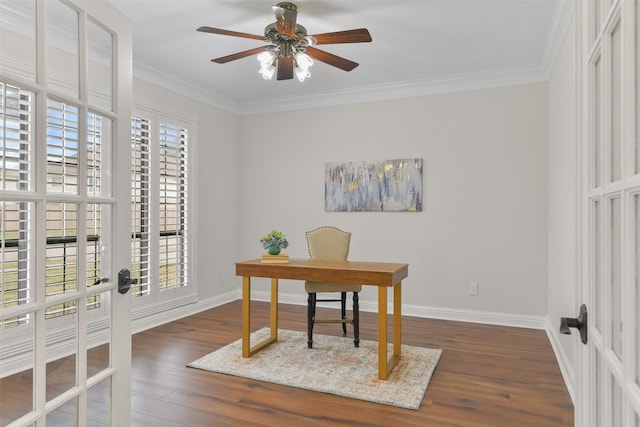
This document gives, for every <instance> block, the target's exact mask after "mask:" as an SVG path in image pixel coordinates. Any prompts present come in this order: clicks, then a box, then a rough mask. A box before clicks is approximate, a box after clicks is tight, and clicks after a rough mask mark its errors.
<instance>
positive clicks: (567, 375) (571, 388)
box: [545, 316, 576, 406]
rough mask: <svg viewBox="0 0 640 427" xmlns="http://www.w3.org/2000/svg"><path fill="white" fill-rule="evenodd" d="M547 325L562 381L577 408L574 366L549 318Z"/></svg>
mask: <svg viewBox="0 0 640 427" xmlns="http://www.w3.org/2000/svg"><path fill="white" fill-rule="evenodd" d="M545 325H546V327H545V330H546V332H547V336H548V337H549V341H550V342H551V347H553V353H554V354H555V355H556V360H557V362H558V366H559V367H560V373H561V374H562V379H563V380H564V384H565V386H566V387H567V391H568V392H569V396H571V401H572V402H573V404H574V406H575V404H576V399H575V383H574V378H575V371H574V369H573V366H572V365H571V363H570V362H569V358H568V357H567V354H566V353H565V352H564V350H563V347H562V345H560V335H559V333H558V331H557V330H556V328H555V327H554V326H553V323H552V322H551V319H550V318H549V316H547V317H546V322H545Z"/></svg>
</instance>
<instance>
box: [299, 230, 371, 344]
mask: <svg viewBox="0 0 640 427" xmlns="http://www.w3.org/2000/svg"><path fill="white" fill-rule="evenodd" d="M305 234H306V236H307V247H308V249H309V256H310V257H311V258H316V259H335V260H346V259H347V257H348V256H349V244H350V242H351V233H349V232H346V231H343V230H340V229H339V228H336V227H331V226H323V227H318V228H316V229H314V230H311V231H307V232H306V233H305ZM304 287H305V290H306V291H307V293H308V294H309V298H308V304H307V333H308V339H307V345H308V346H309V348H312V346H313V325H314V324H315V323H342V332H343V336H345V337H346V336H347V323H351V324H352V325H353V338H354V339H353V344H354V345H355V346H356V347H359V346H360V328H359V319H360V315H359V305H358V292H360V291H361V290H362V285H352V284H347V283H335V282H312V281H306V282H305V286H304ZM337 292H339V293H340V298H323V299H318V298H317V294H318V293H337ZM347 292H353V309H352V311H353V319H349V318H347V310H346V305H347ZM319 301H320V302H340V303H341V306H340V312H341V318H340V319H316V303H317V302H319Z"/></svg>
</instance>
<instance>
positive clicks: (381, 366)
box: [378, 282, 402, 380]
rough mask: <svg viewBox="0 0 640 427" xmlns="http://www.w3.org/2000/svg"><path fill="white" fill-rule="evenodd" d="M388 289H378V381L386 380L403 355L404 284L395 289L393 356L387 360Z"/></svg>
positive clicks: (396, 285)
mask: <svg viewBox="0 0 640 427" xmlns="http://www.w3.org/2000/svg"><path fill="white" fill-rule="evenodd" d="M387 348H388V344H387V288H386V287H384V286H379V287H378V379H381V380H386V379H387V378H388V377H389V374H390V373H391V371H392V370H393V368H394V367H395V366H396V364H397V363H398V361H399V360H400V356H401V354H402V282H398V283H396V284H395V286H394V287H393V354H392V355H391V357H390V358H387Z"/></svg>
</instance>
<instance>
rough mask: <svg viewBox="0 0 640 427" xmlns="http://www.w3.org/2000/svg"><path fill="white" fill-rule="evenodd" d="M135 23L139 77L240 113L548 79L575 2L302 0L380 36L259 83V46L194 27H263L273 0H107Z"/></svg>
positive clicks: (337, 25) (313, 29) (336, 25)
mask: <svg viewBox="0 0 640 427" xmlns="http://www.w3.org/2000/svg"><path fill="white" fill-rule="evenodd" d="M110 1H111V2H112V3H113V4H114V5H115V6H116V7H118V8H119V9H120V10H122V11H123V12H124V13H125V14H126V15H128V16H129V17H130V18H131V20H132V21H133V55H134V76H136V77H140V78H143V79H145V80H148V81H150V82H152V83H156V84H160V85H163V86H167V87H170V88H172V89H173V90H179V91H183V92H185V93H186V94H188V95H189V96H192V97H195V98H196V99H199V100H201V101H204V102H207V103H209V104H212V105H215V106H218V107H221V108H224V109H226V110H228V111H231V112H235V113H238V114H250V113H257V112H266V111H282V110H290V109H296V108H308V107H312V106H319V105H324V106H327V105H334V104H343V103H352V102H363V101H371V100H376V99H389V98H397V97H406V96H417V95H424V94H429V93H438V92H447V91H456V90H468V89H474V88H482V87H492V86H500V85H507V84H519V83H529V82H538V81H545V80H547V79H548V77H549V72H550V68H551V66H552V65H553V62H554V61H555V57H556V55H557V51H558V49H559V46H560V44H561V42H562V39H563V38H564V35H565V34H566V31H567V27H568V25H569V22H570V18H571V14H572V13H573V9H572V6H571V2H570V1H569V0H418V1H402V0H387V1H372V0H350V1H345V0H323V1H316V0H297V1H294V2H295V3H296V4H297V6H298V20H297V22H298V23H299V24H301V25H303V26H305V27H306V28H307V30H308V32H309V34H318V33H325V32H332V31H340V30H348V29H354V28H363V27H364V28H367V29H369V32H370V33H371V37H372V38H373V42H371V43H357V44H337V45H322V46H318V47H319V48H321V49H322V50H326V51H327V52H330V53H333V54H336V55H339V56H342V57H345V58H347V59H350V60H352V61H355V62H357V63H359V64H360V66H359V67H357V68H355V69H354V70H353V71H351V72H345V71H342V70H340V69H337V68H334V67H331V66H329V65H327V64H324V63H321V62H318V61H316V62H315V64H314V65H313V66H312V67H311V77H310V78H309V79H307V80H305V81H304V82H303V83H300V82H298V81H297V80H296V79H293V80H284V81H277V80H275V78H274V80H271V81H267V80H263V79H262V77H261V76H260V74H258V68H259V64H258V61H257V60H256V59H255V57H254V56H251V57H247V58H243V59H239V60H236V61H232V62H229V63H227V64H216V63H213V62H211V61H210V60H211V59H212V58H217V57H220V56H224V55H228V54H231V53H235V52H238V51H242V50H247V49H251V48H253V47H258V46H261V45H263V43H261V42H260V41H256V40H251V39H245V38H238V37H229V36H221V35H215V34H208V33H201V32H197V31H196V28H198V27H200V26H203V25H206V26H210V27H216V28H222V29H227V30H233V31H240V32H246V33H251V34H258V35H262V34H264V27H265V26H266V25H267V24H270V23H271V22H274V20H275V19H274V17H273V14H272V11H271V6H272V5H273V4H275V3H276V2H277V0H254V1H246V0H242V1H241V0H228V1H219V0H179V1H178V0H176V1H169V0H110Z"/></svg>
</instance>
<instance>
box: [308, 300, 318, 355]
mask: <svg viewBox="0 0 640 427" xmlns="http://www.w3.org/2000/svg"><path fill="white" fill-rule="evenodd" d="M315 318H316V294H315V293H310V294H309V298H308V300H307V346H308V347H309V348H312V347H313V323H314V322H315Z"/></svg>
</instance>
